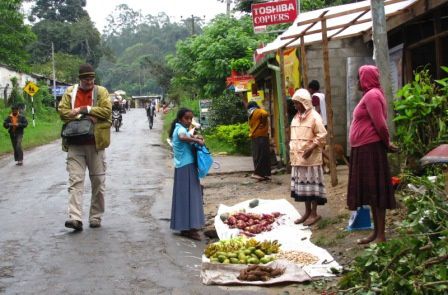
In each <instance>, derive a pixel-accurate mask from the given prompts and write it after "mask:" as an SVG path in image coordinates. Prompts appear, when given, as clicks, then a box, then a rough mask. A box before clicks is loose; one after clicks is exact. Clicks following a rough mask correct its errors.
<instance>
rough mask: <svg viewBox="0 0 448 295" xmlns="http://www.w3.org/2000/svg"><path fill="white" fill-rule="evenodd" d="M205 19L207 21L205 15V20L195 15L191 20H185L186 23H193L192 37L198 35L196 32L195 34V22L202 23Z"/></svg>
mask: <svg viewBox="0 0 448 295" xmlns="http://www.w3.org/2000/svg"><path fill="white" fill-rule="evenodd" d="M180 18H182V16H181V17H180ZM204 19H205V15H204V17H203V18H200V17H198V16H194V15H193V14H192V15H191V17H189V18H187V19H185V20H184V22H185V23H187V22H189V21H191V35H192V36H193V35H195V34H196V32H195V25H194V24H195V21H202V20H204Z"/></svg>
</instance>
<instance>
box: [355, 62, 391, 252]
mask: <svg viewBox="0 0 448 295" xmlns="http://www.w3.org/2000/svg"><path fill="white" fill-rule="evenodd" d="M358 88H359V89H360V90H361V91H363V92H364V95H363V97H362V99H361V100H360V101H359V103H358V104H357V105H356V107H355V109H354V110H353V121H352V124H351V126H350V136H349V140H350V145H351V154H350V167H349V181H348V193H347V205H348V208H349V209H350V210H353V211H354V210H357V209H358V208H359V207H361V206H363V205H370V207H371V208H372V216H373V224H374V230H373V233H372V234H371V235H370V236H368V237H366V238H364V239H361V240H358V244H368V243H370V242H373V241H375V240H376V241H377V242H384V241H385V240H386V237H385V224H386V209H394V208H396V201H395V197H394V191H393V187H392V181H391V174H390V169H389V163H388V160H387V151H389V152H397V151H398V147H397V146H395V145H394V144H392V143H391V142H390V139H389V130H388V127H387V102H386V98H385V96H384V92H383V90H382V88H381V85H380V73H379V70H378V68H377V67H375V66H372V65H364V66H361V67H360V68H359V70H358Z"/></svg>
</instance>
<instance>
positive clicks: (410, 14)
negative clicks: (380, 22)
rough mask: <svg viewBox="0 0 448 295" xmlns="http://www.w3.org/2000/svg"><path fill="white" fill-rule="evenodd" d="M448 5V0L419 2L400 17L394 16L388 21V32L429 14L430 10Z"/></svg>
mask: <svg viewBox="0 0 448 295" xmlns="http://www.w3.org/2000/svg"><path fill="white" fill-rule="evenodd" d="M445 3H448V0H430V1H417V2H415V3H414V4H413V5H412V6H411V7H409V8H407V9H405V12H403V10H402V13H401V14H400V15H398V16H394V17H393V18H391V19H388V20H387V30H388V31H391V30H393V29H395V28H397V27H399V26H401V25H402V24H404V23H407V22H408V21H410V20H412V19H416V18H418V17H419V16H421V15H423V14H425V13H427V12H428V11H429V10H432V9H435V8H437V7H438V6H440V5H443V4H445Z"/></svg>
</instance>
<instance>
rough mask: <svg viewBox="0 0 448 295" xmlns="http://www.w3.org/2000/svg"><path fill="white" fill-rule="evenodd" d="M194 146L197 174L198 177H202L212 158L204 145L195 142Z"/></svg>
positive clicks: (205, 173)
mask: <svg viewBox="0 0 448 295" xmlns="http://www.w3.org/2000/svg"><path fill="white" fill-rule="evenodd" d="M194 147H195V148H196V156H197V164H198V175H199V178H204V177H205V176H206V175H207V173H208V171H209V170H210V167H212V165H213V158H212V155H211V154H210V152H209V151H208V149H207V147H206V146H205V145H203V146H200V145H198V144H195V145H194Z"/></svg>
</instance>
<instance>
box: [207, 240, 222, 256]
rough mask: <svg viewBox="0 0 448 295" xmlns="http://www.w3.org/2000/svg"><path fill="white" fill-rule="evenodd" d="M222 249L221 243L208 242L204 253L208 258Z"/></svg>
mask: <svg viewBox="0 0 448 295" xmlns="http://www.w3.org/2000/svg"><path fill="white" fill-rule="evenodd" d="M220 251H221V247H220V245H219V244H217V243H214V244H208V245H207V246H206V247H205V249H204V255H205V256H206V257H207V258H210V257H211V256H213V255H215V254H216V253H218V252H220Z"/></svg>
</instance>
